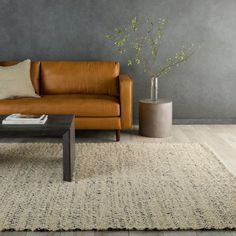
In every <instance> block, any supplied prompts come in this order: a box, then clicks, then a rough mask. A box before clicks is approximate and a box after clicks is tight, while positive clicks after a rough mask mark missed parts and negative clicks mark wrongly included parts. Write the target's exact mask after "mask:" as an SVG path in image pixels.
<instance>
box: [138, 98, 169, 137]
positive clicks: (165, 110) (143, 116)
mask: <svg viewBox="0 0 236 236" xmlns="http://www.w3.org/2000/svg"><path fill="white" fill-rule="evenodd" d="M171 130H172V101H170V100H164V99H158V100H157V101H152V100H150V99H143V100H140V101H139V134H140V135H142V136H146V137H154V138H164V137H168V136H171Z"/></svg>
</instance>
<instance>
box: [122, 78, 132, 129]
mask: <svg viewBox="0 0 236 236" xmlns="http://www.w3.org/2000/svg"><path fill="white" fill-rule="evenodd" d="M119 81H120V107H121V126H122V129H128V128H130V127H131V126H132V97H133V94H132V91H133V82H132V80H131V79H130V78H129V76H128V75H120V76H119Z"/></svg>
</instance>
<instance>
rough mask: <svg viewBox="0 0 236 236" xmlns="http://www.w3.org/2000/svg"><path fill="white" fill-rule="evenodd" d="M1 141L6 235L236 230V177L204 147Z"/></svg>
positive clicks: (1, 220)
mask: <svg viewBox="0 0 236 236" xmlns="http://www.w3.org/2000/svg"><path fill="white" fill-rule="evenodd" d="M76 154H77V160H76V168H75V175H74V182H71V183H68V182H62V146H61V145H60V144H43V143H35V144H0V230H9V229H13V230H53V231H55V230H75V229H81V230H91V229H97V230H102V229H103V230H106V229H108V228H110V229H139V230H142V229H159V230H164V229H203V228H204V229H224V228H229V229H232V228H236V177H234V176H233V175H231V174H230V173H229V172H228V170H227V169H226V168H225V167H224V165H223V164H222V163H221V162H220V161H219V160H218V159H217V158H216V156H215V155H214V154H213V152H211V151H210V149H209V148H208V147H207V146H204V145H201V144H148V143H136V144H122V143H105V144H101V143H98V144H92V143H87V144H76Z"/></svg>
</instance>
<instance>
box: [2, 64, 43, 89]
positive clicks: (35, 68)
mask: <svg viewBox="0 0 236 236" xmlns="http://www.w3.org/2000/svg"><path fill="white" fill-rule="evenodd" d="M17 63H19V61H1V62H0V66H12V65H16V64H17ZM39 69H40V62H39V61H36V62H31V70H30V75H31V81H32V84H33V86H34V90H35V92H36V93H37V94H40V87H39Z"/></svg>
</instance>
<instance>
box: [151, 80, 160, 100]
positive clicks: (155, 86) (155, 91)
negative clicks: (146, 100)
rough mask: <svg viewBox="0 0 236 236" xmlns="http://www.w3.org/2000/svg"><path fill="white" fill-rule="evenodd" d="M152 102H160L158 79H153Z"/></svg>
mask: <svg viewBox="0 0 236 236" xmlns="http://www.w3.org/2000/svg"><path fill="white" fill-rule="evenodd" d="M151 100H152V101H157V100H158V77H152V78H151Z"/></svg>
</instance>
